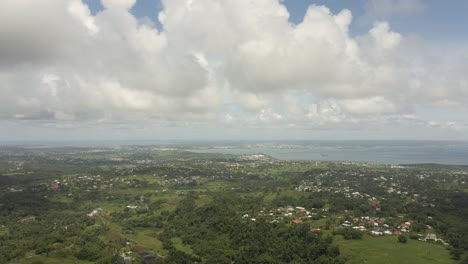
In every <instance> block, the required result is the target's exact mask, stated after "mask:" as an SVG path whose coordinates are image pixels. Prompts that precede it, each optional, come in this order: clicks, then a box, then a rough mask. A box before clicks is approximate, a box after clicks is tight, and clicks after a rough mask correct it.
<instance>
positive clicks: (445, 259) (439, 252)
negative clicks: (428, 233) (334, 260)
mask: <svg viewBox="0 0 468 264" xmlns="http://www.w3.org/2000/svg"><path fill="white" fill-rule="evenodd" d="M334 241H335V242H336V243H337V244H338V245H339V247H340V251H341V253H342V254H343V255H344V256H346V257H348V258H349V263H350V264H363V263H367V264H373V263H376V264H377V263H378V264H399V263H411V264H418V263H421V264H429V263H434V264H454V263H457V262H456V261H453V260H451V259H450V254H449V251H448V250H447V249H446V248H445V247H444V246H442V245H437V244H433V243H426V242H421V241H417V240H410V239H409V240H408V243H406V244H402V243H399V242H398V241H397V236H385V237H371V236H367V235H366V236H364V237H363V239H362V240H345V239H343V238H342V237H341V236H335V237H334Z"/></svg>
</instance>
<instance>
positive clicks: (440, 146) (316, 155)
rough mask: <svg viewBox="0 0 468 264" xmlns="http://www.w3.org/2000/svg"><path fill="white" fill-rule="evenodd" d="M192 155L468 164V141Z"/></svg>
mask: <svg viewBox="0 0 468 264" xmlns="http://www.w3.org/2000/svg"><path fill="white" fill-rule="evenodd" d="M191 151H194V152H205V153H225V154H257V153H263V154H267V155H270V156H272V157H274V158H277V159H282V160H318V161H354V162H373V163H384V164H416V163H418V164H419V163H438V164H450V165H468V142H453V141H450V142H449V141H302V142H268V143H246V144H238V145H235V144H233V145H225V146H223V145H218V146H211V147H209V146H206V147H205V148H203V147H202V146H200V147H199V148H197V149H193V150H191Z"/></svg>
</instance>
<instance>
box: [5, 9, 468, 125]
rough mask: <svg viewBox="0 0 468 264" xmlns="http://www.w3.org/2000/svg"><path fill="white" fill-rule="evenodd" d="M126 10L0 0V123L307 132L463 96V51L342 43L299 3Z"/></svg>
mask: <svg viewBox="0 0 468 264" xmlns="http://www.w3.org/2000/svg"><path fill="white" fill-rule="evenodd" d="M135 2H136V1H135V0H102V5H103V6H104V10H102V11H100V12H98V13H97V14H95V15H92V14H91V12H90V10H89V8H88V6H87V5H86V4H85V3H84V2H82V1H80V0H47V1H28V0H16V1H2V2H1V3H0V36H1V41H0V57H1V58H2V60H1V61H0V93H1V94H2V96H1V97H0V118H1V119H3V120H15V119H16V120H55V121H57V122H76V124H79V123H80V122H83V123H84V122H88V121H90V120H91V121H93V120H94V121H96V122H98V121H99V122H108V123H112V122H131V123H145V122H156V123H159V124H164V125H168V124H170V125H173V124H180V125H184V124H198V123H200V124H210V125H213V124H216V125H233V124H237V125H239V126H242V125H249V126H255V125H259V126H283V127H288V126H291V127H312V128H313V127H326V126H330V125H337V124H340V125H343V124H345V125H350V126H358V124H359V123H360V122H364V123H365V122H381V121H382V120H395V119H398V120H408V119H405V118H403V117H404V116H410V115H413V114H415V113H414V111H413V108H414V107H413V106H414V105H417V104H425V105H438V104H450V105H458V106H459V107H460V108H462V107H463V106H462V105H463V102H464V101H465V100H466V99H468V85H467V83H468V79H467V77H466V75H465V74H464V72H463V69H466V68H467V66H468V65H467V64H466V61H467V60H466V57H465V59H463V58H460V57H448V56H445V57H441V56H435V55H433V54H432V53H431V52H430V49H429V48H427V47H426V48H421V47H425V46H424V44H423V43H421V41H420V40H414V39H412V38H410V37H406V36H404V35H402V34H399V33H398V32H394V31H393V30H392V29H391V25H390V24H389V23H387V22H383V21H381V22H376V23H375V24H373V26H372V27H371V28H370V29H369V31H368V33H367V34H364V35H361V36H357V37H353V36H351V35H350V34H349V26H350V24H351V22H352V19H353V17H352V14H351V12H350V11H349V10H342V11H341V12H338V13H336V14H335V13H332V12H331V11H330V10H329V9H328V8H327V7H325V6H316V5H311V6H310V7H309V8H308V10H307V12H306V14H305V17H304V20H303V22H301V23H300V24H297V25H294V24H291V23H290V22H289V21H288V18H289V13H288V11H287V9H286V8H285V6H284V5H283V4H282V3H281V1H278V0H257V1H248V0H239V1H215V0H206V1H205V0H203V1H201V0H198V1H197V0H178V1H173V0H163V1H162V5H163V10H162V11H161V12H160V13H159V15H158V19H159V21H160V23H161V24H162V25H163V28H164V30H159V29H158V28H156V27H154V25H153V24H152V23H144V21H142V20H140V19H138V18H136V17H134V16H133V15H132V14H131V13H130V11H129V10H130V9H131V8H132V6H133V5H134V4H135ZM387 5H388V6H392V8H389V7H388V6H387ZM421 6H422V5H421V3H420V1H395V0H392V1H379V4H376V3H374V1H370V2H369V5H368V7H367V8H369V9H372V10H373V11H372V12H374V14H375V15H376V16H378V17H379V18H385V17H386V16H388V15H393V13H405V12H415V11H418V10H419V9H420V8H421ZM384 11H385V12H387V13H385V12H384ZM155 15H156V14H155ZM386 122H387V121H386ZM388 122H390V121H388ZM447 122H448V121H447ZM445 124H446V125H445V126H446V127H452V128H453V127H457V129H459V126H456V125H454V124H451V123H445Z"/></svg>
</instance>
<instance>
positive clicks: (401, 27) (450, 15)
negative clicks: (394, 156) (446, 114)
mask: <svg viewBox="0 0 468 264" xmlns="http://www.w3.org/2000/svg"><path fill="white" fill-rule="evenodd" d="M85 2H86V3H87V4H88V5H89V8H90V10H91V11H92V12H93V13H96V12H99V11H102V10H103V6H102V4H101V3H100V1H99V0H85ZM417 2H420V3H421V5H422V6H423V9H422V10H420V11H417V12H409V13H403V14H400V15H398V14H393V15H388V16H376V17H375V18H376V19H382V20H388V21H389V22H390V23H391V25H392V28H394V29H395V30H396V31H398V32H401V33H405V34H416V35H419V36H421V37H423V38H424V39H428V40H431V41H434V42H437V43H441V44H443V43H444V42H446V41H453V42H455V41H456V42H458V41H462V42H466V41H468V29H467V28H466V25H468V16H467V15H466V12H467V11H468V2H467V1H464V0H452V1H450V2H447V1H439V0H424V1H422V0H421V1H417ZM368 3H369V1H367V0H352V1H343V0H319V1H314V0H284V1H283V4H284V5H285V6H286V7H287V9H288V11H289V13H290V21H291V22H292V23H295V24H298V23H300V22H302V19H303V17H304V14H305V12H306V10H307V8H308V7H309V6H310V5H325V6H327V7H328V8H330V9H331V10H332V11H333V12H334V13H338V12H339V11H341V10H342V9H349V10H351V12H352V13H353V16H354V18H355V19H356V20H359V18H362V17H363V16H364V15H365V14H366V12H367V10H366V5H367V4H368ZM162 9H163V5H162V4H161V2H160V1H159V0H137V2H136V4H135V5H134V6H133V8H132V9H131V12H132V14H134V15H135V16H136V17H140V18H141V17H148V18H150V19H152V20H153V21H154V22H155V23H158V21H157V14H158V13H159V11H161V10H162ZM371 22H372V21H365V22H361V21H354V22H353V23H352V24H351V32H352V33H353V34H363V33H366V32H367V31H368V30H369V28H370V26H371V25H370V23H371Z"/></svg>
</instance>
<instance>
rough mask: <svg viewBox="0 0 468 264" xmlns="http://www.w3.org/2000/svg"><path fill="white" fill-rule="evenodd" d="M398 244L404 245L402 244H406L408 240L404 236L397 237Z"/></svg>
mask: <svg viewBox="0 0 468 264" xmlns="http://www.w3.org/2000/svg"><path fill="white" fill-rule="evenodd" d="M398 242H400V243H403V244H404V243H406V242H408V238H406V236H404V235H399V236H398Z"/></svg>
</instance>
